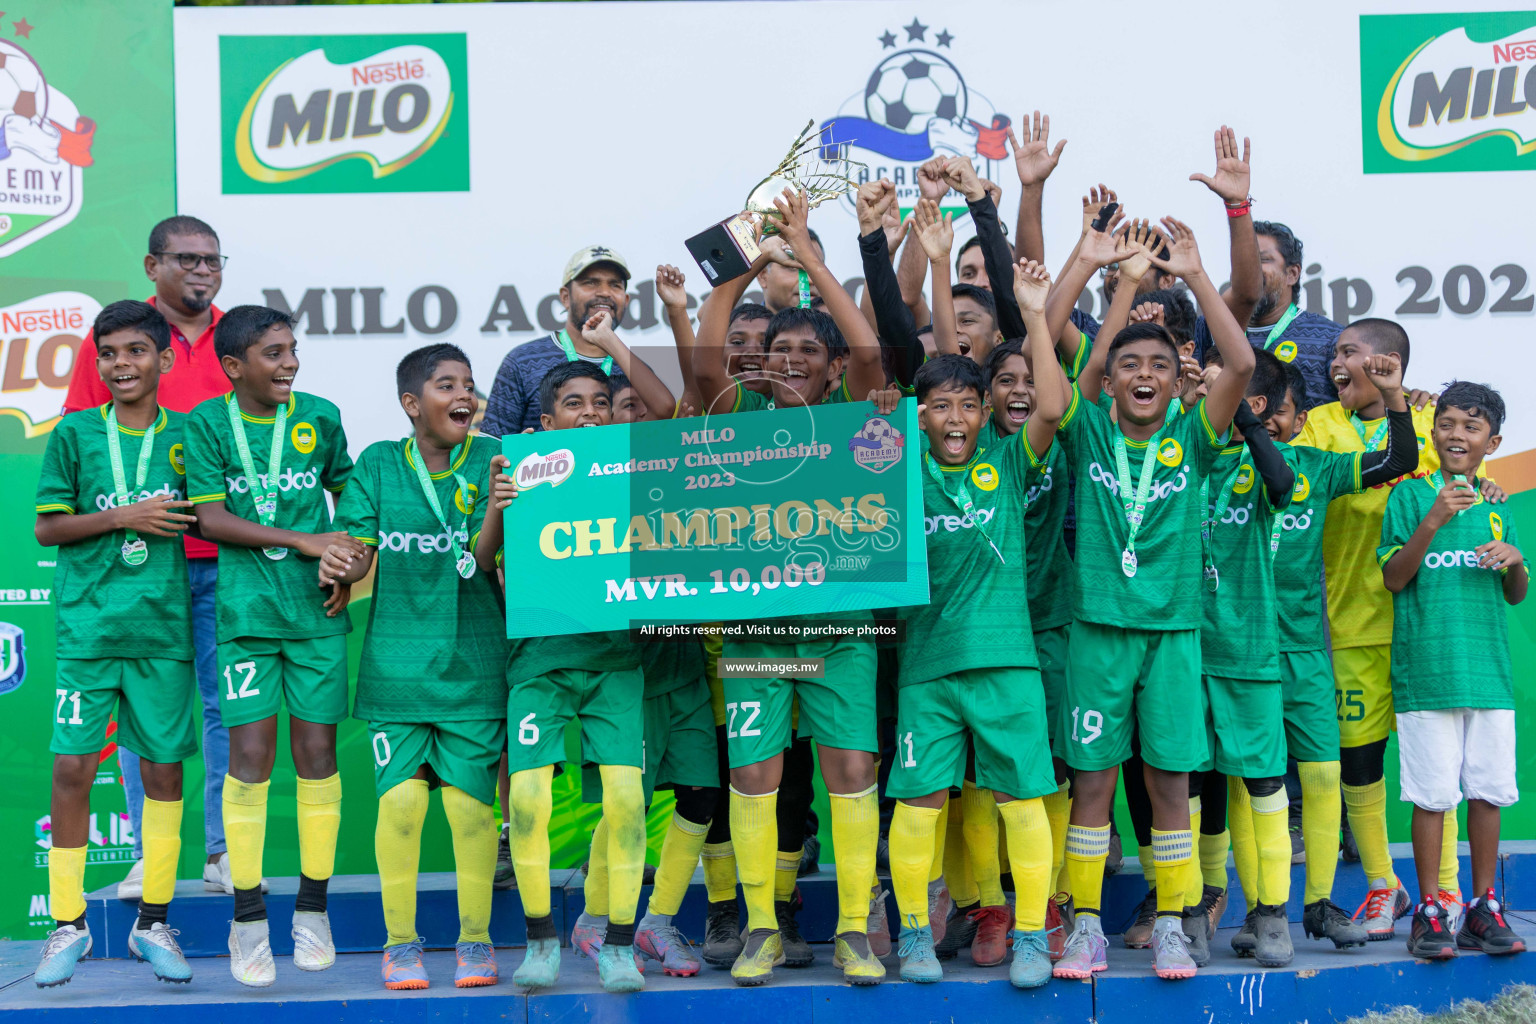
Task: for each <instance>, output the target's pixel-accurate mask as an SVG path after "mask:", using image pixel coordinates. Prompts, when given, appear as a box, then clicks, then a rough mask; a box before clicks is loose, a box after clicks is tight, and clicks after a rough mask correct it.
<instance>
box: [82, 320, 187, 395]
mask: <svg viewBox="0 0 1536 1024" xmlns="http://www.w3.org/2000/svg"><path fill="white" fill-rule="evenodd" d="M175 361H176V353H175V351H173V350H172V349H166V350H165V351H164V352H159V351H156V349H155V342H154V339H152V338H151V337H150V336H149V335H147V334H145V333H144V332H143V331H140V330H137V329H134V328H130V329H128V330H124V331H113V332H112V333H111V334H108V335H107V336H106V337H103V338H97V339H96V372H97V373H99V374H101V381H102V383H103V384H105V385H106V386H107V390H108V391H110V392H111V393H112V397H113V399H115V400H116V401H118V402H123V403H131V402H136V401H138V400H139V399H141V398H143V397H144V396H145V395H147V394H149V393H150V392H151V391H153V390H155V388H156V386H157V385H158V384H159V382H160V375H161V374H162V373H167V372H169V371H170V369H171V366H172V364H173V363H175Z"/></svg>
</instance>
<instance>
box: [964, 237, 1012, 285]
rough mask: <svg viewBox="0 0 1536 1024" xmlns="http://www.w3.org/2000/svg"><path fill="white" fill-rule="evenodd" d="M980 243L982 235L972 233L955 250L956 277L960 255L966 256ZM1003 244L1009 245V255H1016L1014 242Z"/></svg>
mask: <svg viewBox="0 0 1536 1024" xmlns="http://www.w3.org/2000/svg"><path fill="white" fill-rule="evenodd" d="M1004 230H1005V231H1006V230H1007V228H1006V226H1005V227H1004ZM980 244H981V236H980V235H972V236H971V237H970V238H967V239H966V240H965V242H964V243H963V244H962V245H961V246H960V248H958V249H956V250H955V276H956V277H959V276H960V257H962V256H964V255H965V254H966V253H967V252H970V251H971V250H972V249H974V248H976V247H977V246H978V245H980ZM1003 244H1004V245H1006V246H1007V247H1008V255H1009V256H1012V255H1014V251H1013V244H1012V243H1011V242H1004V243H1003ZM955 287H957V288H958V287H959V285H958V284H957V285H956V286H955Z"/></svg>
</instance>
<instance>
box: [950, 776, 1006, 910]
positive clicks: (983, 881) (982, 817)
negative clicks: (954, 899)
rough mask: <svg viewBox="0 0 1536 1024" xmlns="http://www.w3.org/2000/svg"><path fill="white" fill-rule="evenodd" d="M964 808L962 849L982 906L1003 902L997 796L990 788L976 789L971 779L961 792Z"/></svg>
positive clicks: (997, 904)
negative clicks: (968, 863) (963, 845)
mask: <svg viewBox="0 0 1536 1024" xmlns="http://www.w3.org/2000/svg"><path fill="white" fill-rule="evenodd" d="M960 804H961V806H962V807H963V808H964V814H965V824H964V826H963V829H964V832H965V851H966V854H967V855H968V856H969V858H970V862H971V876H972V877H973V878H974V879H975V880H976V890H977V895H978V897H979V898H980V899H981V905H982V906H984V907H997V906H1001V905H1002V904H1003V884H1002V880H1001V879H1002V872H1003V866H1002V862H1001V858H999V857H998V843H999V842H1001V839H1002V837H1001V835H1000V834H999V830H998V826H997V798H996V797H994V796H993V795H992V792H991V790H986V789H977V788H976V787H975V786H974V785H972V784H971V783H970V782H967V783H966V784H965V787H964V788H963V789H962V790H961V791H960Z"/></svg>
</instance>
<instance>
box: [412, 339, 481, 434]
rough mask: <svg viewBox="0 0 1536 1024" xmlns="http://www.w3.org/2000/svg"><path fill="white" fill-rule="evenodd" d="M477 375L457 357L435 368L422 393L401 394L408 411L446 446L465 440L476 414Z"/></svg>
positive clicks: (418, 427)
mask: <svg viewBox="0 0 1536 1024" xmlns="http://www.w3.org/2000/svg"><path fill="white" fill-rule="evenodd" d="M476 403H477V399H476V398H475V378H474V375H473V374H472V373H471V371H470V369H469V367H468V366H466V365H465V364H464V363H461V362H459V361H458V360H457V359H445V360H443V361H442V362H440V363H438V364H437V365H436V366H435V367H433V368H432V373H431V374H430V376H429V377H428V378H427V381H426V383H424V384H423V385H422V386H421V394H419V395H416V394H404V395H401V396H400V405H401V407H402V408H404V409H405V414H406V415H407V416H409V417H410V418H411V419H412V420H414V421H415V422H416V425H417V429H418V430H421V431H423V432H424V433H426V434H427V435H428V436H430V437H431V438H432V439H433V440H434V441H436V442H437V443H438V444H440V445H441V446H442V447H444V448H453V447H455V446H457V445H460V444H463V443H464V439H465V438H466V437H468V436H469V426H470V423H471V422H473V420H474V418H475V406H476Z"/></svg>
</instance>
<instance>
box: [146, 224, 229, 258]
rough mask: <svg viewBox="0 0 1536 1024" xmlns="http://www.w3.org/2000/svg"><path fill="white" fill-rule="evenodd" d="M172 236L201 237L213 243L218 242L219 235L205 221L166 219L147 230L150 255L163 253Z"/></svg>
mask: <svg viewBox="0 0 1536 1024" xmlns="http://www.w3.org/2000/svg"><path fill="white" fill-rule="evenodd" d="M172 235H184V236H185V235H201V236H203V237H204V238H211V239H213V240H214V241H215V242H217V241H218V240H219V233H218V232H217V231H215V230H213V228H211V227H209V226H208V224H207V222H206V221H201V220H198V219H197V218H196V217H188V216H186V215H182V216H178V217H167V218H165V220H163V221H161V222H160V223H159V224H156V225H155V226H154V227H152V228H150V229H149V252H150V253H151V254H153V253H160V252H164V251H165V246H166V244H167V243H168V242H169V241H170V240H171V236H172Z"/></svg>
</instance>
